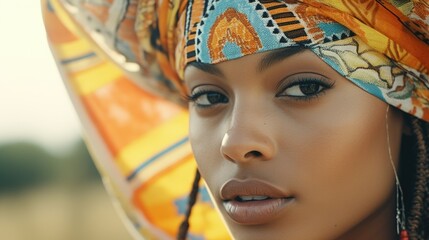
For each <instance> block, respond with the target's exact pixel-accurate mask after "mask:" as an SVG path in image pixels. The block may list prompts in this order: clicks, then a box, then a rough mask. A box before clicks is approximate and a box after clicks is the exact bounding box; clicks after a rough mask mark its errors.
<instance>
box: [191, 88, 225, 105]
mask: <svg viewBox="0 0 429 240" xmlns="http://www.w3.org/2000/svg"><path fill="white" fill-rule="evenodd" d="M188 99H189V100H190V101H191V102H193V103H195V104H196V105H197V106H198V107H212V106H214V105H217V104H223V103H228V98H227V97H226V96H225V95H224V94H222V93H219V92H214V91H201V92H196V93H194V94H192V95H191V96H189V97H188Z"/></svg>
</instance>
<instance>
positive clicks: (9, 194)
mask: <svg viewBox="0 0 429 240" xmlns="http://www.w3.org/2000/svg"><path fill="white" fill-rule="evenodd" d="M0 239H7V240H30V239H31V240H76V239H79V240H98V239H103V240H110V239H111V240H114V239H115V240H118V239H121V240H122V239H124V240H127V239H132V238H131V236H130V234H128V232H127V230H126V229H125V226H124V224H123V223H122V222H121V220H120V219H119V215H118V214H117V213H116V211H115V209H114V207H113V205H112V203H111V200H110V199H109V197H108V195H107V193H106V191H105V190H104V188H103V186H102V184H101V181H100V178H99V176H98V173H97V172H96V170H95V168H94V166H93V163H92V161H91V158H90V157H89V154H88V152H87V151H86V148H85V146H84V145H83V143H82V142H78V143H77V144H76V145H75V146H73V147H71V149H70V150H69V151H64V153H63V154H62V155H60V156H55V155H51V154H49V153H48V152H46V151H44V149H42V148H40V147H38V146H37V145H34V144H31V143H14V144H8V145H3V146H0Z"/></svg>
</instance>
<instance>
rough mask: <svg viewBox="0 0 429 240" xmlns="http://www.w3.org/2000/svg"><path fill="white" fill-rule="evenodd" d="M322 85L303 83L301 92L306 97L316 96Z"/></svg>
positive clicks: (300, 86) (300, 85)
mask: <svg viewBox="0 0 429 240" xmlns="http://www.w3.org/2000/svg"><path fill="white" fill-rule="evenodd" d="M319 89H320V84H318V83H301V84H299V90H301V92H302V93H303V94H305V95H314V94H316V93H318V92H319Z"/></svg>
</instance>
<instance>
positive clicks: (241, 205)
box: [223, 198, 293, 225]
mask: <svg viewBox="0 0 429 240" xmlns="http://www.w3.org/2000/svg"><path fill="white" fill-rule="evenodd" d="M292 200H293V198H270V199H266V200H260V201H245V202H241V201H236V200H231V201H224V202H223V206H224V207H225V210H226V212H227V213H228V215H229V217H230V218H231V219H232V220H234V221H235V222H237V223H239V224H244V225H259V224H263V223H267V222H269V221H270V220H272V219H274V218H275V217H276V216H277V215H278V214H279V213H280V212H281V210H282V209H283V208H284V207H285V206H286V205H287V204H288V203H289V202H291V201H292Z"/></svg>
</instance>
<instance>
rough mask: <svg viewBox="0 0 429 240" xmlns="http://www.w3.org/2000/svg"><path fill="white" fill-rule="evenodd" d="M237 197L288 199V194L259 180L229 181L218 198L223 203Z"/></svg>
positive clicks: (221, 189)
mask: <svg viewBox="0 0 429 240" xmlns="http://www.w3.org/2000/svg"><path fill="white" fill-rule="evenodd" d="M238 196H267V197H269V198H289V197H291V196H290V194H288V193H286V192H285V191H283V190H281V189H279V188H278V187H276V186H274V185H273V184H271V183H268V182H265V181H263V180H260V179H245V180H239V179H230V180H228V181H227V182H226V183H225V184H223V185H222V187H221V188H220V197H221V199H222V200H224V201H228V200H233V199H235V198H237V197H238Z"/></svg>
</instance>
